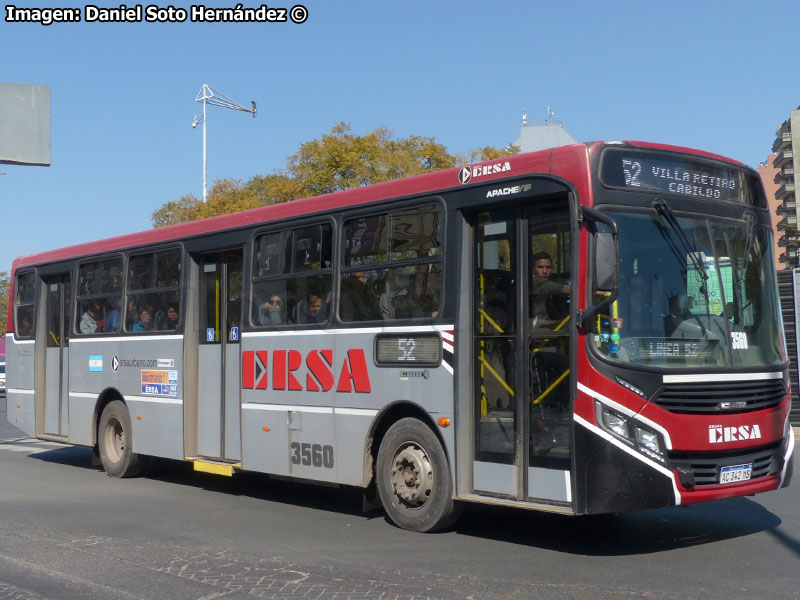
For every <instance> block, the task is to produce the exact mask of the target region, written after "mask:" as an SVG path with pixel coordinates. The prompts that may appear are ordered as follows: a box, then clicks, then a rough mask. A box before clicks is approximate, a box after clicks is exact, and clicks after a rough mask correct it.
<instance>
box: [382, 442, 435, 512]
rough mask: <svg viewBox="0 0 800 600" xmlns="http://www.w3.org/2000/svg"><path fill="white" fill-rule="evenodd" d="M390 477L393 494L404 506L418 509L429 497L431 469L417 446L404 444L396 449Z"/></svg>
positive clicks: (427, 459)
mask: <svg viewBox="0 0 800 600" xmlns="http://www.w3.org/2000/svg"><path fill="white" fill-rule="evenodd" d="M391 475H392V487H393V488H394V493H395V495H396V496H397V498H398V499H399V500H400V501H401V502H402V503H403V504H405V505H406V506H409V507H411V508H420V507H422V506H424V505H425V503H426V502H427V501H428V499H429V498H430V497H431V490H432V489H433V467H431V461H430V458H428V454H427V453H426V452H425V449H424V448H422V446H420V445H419V444H416V443H414V442H406V443H404V444H402V445H401V446H400V447H399V448H398V449H397V452H395V455H394V458H393V459H392V473H391Z"/></svg>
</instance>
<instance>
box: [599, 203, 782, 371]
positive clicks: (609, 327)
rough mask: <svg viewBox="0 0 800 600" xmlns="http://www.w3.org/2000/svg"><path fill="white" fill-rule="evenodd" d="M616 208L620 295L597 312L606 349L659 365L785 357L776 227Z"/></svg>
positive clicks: (772, 361) (752, 362) (770, 361)
mask: <svg viewBox="0 0 800 600" xmlns="http://www.w3.org/2000/svg"><path fill="white" fill-rule="evenodd" d="M657 208H660V209H661V210H653V211H650V212H648V213H634V212H621V211H615V212H609V213H608V214H609V215H610V216H611V217H612V218H613V219H614V220H615V221H616V222H617V225H618V227H619V269H620V276H619V296H618V300H617V301H616V302H615V303H614V304H613V305H612V307H611V309H610V311H609V313H608V314H604V315H599V316H598V317H597V318H596V319H595V335H594V344H595V346H596V348H597V349H598V350H599V351H600V352H601V353H602V354H604V355H605V356H607V357H609V358H612V359H616V360H619V361H622V362H627V363H632V364H636V365H647V366H652V367H658V368H684V369H685V368H688V367H694V368H709V367H718V368H725V367H748V366H749V367H757V366H762V367H766V366H770V365H779V364H782V363H784V362H785V360H786V357H785V354H784V350H783V334H782V325H781V317H780V312H779V305H778V298H777V289H776V285H775V281H774V279H775V271H774V266H773V258H772V251H771V250H772V238H771V232H770V231H769V230H768V229H766V228H762V227H759V226H758V225H757V224H756V218H755V215H754V214H752V213H749V212H748V213H746V214H745V217H746V218H744V219H742V220H731V219H717V218H711V217H699V216H680V215H676V214H674V213H672V211H671V210H670V209H669V208H668V207H666V205H664V204H661V205H660V206H659V207H657Z"/></svg>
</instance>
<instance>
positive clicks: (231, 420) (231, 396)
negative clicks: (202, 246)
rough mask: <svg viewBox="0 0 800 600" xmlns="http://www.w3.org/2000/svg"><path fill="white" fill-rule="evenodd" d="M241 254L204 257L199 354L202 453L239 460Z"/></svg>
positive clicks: (199, 439)
mask: <svg viewBox="0 0 800 600" xmlns="http://www.w3.org/2000/svg"><path fill="white" fill-rule="evenodd" d="M242 256H243V255H242V250H241V249H236V250H227V251H225V252H216V253H213V254H205V255H203V256H201V257H200V286H199V293H200V297H199V299H198V300H199V310H200V313H199V314H200V340H199V342H200V344H199V350H198V354H199V356H198V406H197V453H198V455H200V456H202V457H205V458H210V459H216V460H221V461H227V462H237V461H239V460H241V442H240V439H241V436H240V423H241V421H240V407H241V404H240V400H239V393H240V390H239V388H240V385H239V376H240V371H241V366H240V352H239V338H240V331H241V329H240V323H241V318H242V317H241V315H242Z"/></svg>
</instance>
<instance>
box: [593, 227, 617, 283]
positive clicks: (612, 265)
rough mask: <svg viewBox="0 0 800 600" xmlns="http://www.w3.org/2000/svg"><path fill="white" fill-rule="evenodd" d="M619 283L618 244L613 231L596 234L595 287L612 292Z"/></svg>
mask: <svg viewBox="0 0 800 600" xmlns="http://www.w3.org/2000/svg"><path fill="white" fill-rule="evenodd" d="M616 285H617V244H616V240H615V239H614V234H612V233H611V232H605V231H604V232H598V233H596V234H595V236H594V289H595V291H598V292H612V291H613V290H614V288H615V287H616Z"/></svg>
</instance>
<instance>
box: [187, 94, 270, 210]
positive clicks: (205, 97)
mask: <svg viewBox="0 0 800 600" xmlns="http://www.w3.org/2000/svg"><path fill="white" fill-rule="evenodd" d="M194 101H195V102H202V103H203V114H202V115H195V117H194V121H192V127H197V124H198V123H202V124H203V202H205V201H206V200H208V183H207V182H208V154H207V145H206V105H208V104H210V105H211V106H221V107H222V108H230V109H231V110H240V111H242V112H246V113H250V114H252V115H253V118H254V119H255V117H256V103H255V100H251V101H250V105H251V107H250V108H245V107H244V106H242V105H241V104H239V103H238V102H235V101H234V100H231V99H230V98H228V97H227V96H226V95H225V94H223V93H222V92H220V91H219V90H215V89H214V88H212V87H211V86H210V85H208V84H207V83H204V84H203V87H202V88H200V92H198V94H197V98H195V99H194Z"/></svg>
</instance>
